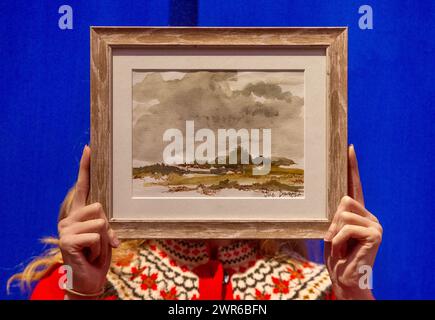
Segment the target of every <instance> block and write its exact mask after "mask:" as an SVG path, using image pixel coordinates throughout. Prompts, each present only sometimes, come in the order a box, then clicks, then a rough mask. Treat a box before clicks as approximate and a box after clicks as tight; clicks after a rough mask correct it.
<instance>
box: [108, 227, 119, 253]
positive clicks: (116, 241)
mask: <svg viewBox="0 0 435 320" xmlns="http://www.w3.org/2000/svg"><path fill="white" fill-rule="evenodd" d="M108 235H109V240H110V245H111V246H112V247H113V248H118V247H119V245H120V244H121V242H120V241H119V239H118V237H117V235H116V233H115V231H114V230H113V229H112V228H110V229H109V231H108Z"/></svg>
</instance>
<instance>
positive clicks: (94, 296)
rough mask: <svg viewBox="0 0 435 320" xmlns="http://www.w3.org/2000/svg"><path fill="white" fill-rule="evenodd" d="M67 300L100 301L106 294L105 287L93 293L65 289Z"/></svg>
mask: <svg viewBox="0 0 435 320" xmlns="http://www.w3.org/2000/svg"><path fill="white" fill-rule="evenodd" d="M64 290H65V297H64V299H65V300H98V299H99V298H100V297H101V296H102V295H103V294H104V287H103V288H101V289H100V290H98V291H94V292H92V293H88V292H82V291H77V290H74V289H67V288H65V289H64Z"/></svg>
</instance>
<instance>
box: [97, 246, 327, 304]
mask: <svg viewBox="0 0 435 320" xmlns="http://www.w3.org/2000/svg"><path fill="white" fill-rule="evenodd" d="M107 279H108V285H107V289H106V293H105V295H104V296H105V297H106V298H107V297H111V298H117V299H122V300H130V299H136V300H138V299H147V300H148V299H178V300H185V299H189V300H190V299H241V300H252V299H259V300H292V299H310V300H315V299H330V298H333V295H332V294H331V280H330V278H329V275H328V271H327V270H326V268H325V266H324V265H320V264H316V263H313V262H310V261H307V260H306V259H304V258H303V257H301V256H300V255H298V254H296V253H291V254H289V255H288V256H287V257H286V259H279V260H278V259H273V258H268V259H266V258H264V257H262V256H260V255H259V254H258V247H257V242H255V241H246V240H240V241H235V242H233V243H231V244H230V245H227V246H221V247H219V248H217V250H216V251H215V252H210V249H209V246H208V245H207V243H206V242H204V241H200V240H194V241H187V240H150V241H145V242H144V243H143V244H142V245H141V246H140V247H139V249H138V250H137V251H135V252H134V253H133V252H131V253H129V254H127V255H126V256H124V257H122V258H120V259H118V261H114V263H113V264H112V267H111V269H110V271H109V273H108V276H107Z"/></svg>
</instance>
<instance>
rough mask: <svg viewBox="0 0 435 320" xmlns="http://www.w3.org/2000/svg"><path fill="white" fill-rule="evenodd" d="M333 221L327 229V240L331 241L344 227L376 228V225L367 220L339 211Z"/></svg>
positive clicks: (351, 213)
mask: <svg viewBox="0 0 435 320" xmlns="http://www.w3.org/2000/svg"><path fill="white" fill-rule="evenodd" d="M334 219H335V221H334V222H333V223H332V224H331V227H330V228H329V231H330V235H329V238H330V239H332V238H334V237H335V235H336V234H337V233H338V232H339V231H340V230H341V229H342V228H343V227H344V226H345V225H355V226H361V227H366V228H368V227H374V228H375V227H376V224H375V223H374V222H373V221H371V220H370V219H368V218H365V217H362V216H360V215H358V214H355V213H353V212H348V211H341V212H339V213H337V214H336V215H335V216H334Z"/></svg>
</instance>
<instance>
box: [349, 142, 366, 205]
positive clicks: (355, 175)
mask: <svg viewBox="0 0 435 320" xmlns="http://www.w3.org/2000/svg"><path fill="white" fill-rule="evenodd" d="M347 177H348V178H347V179H348V194H349V196H350V197H352V198H353V199H355V200H356V201H358V202H359V203H361V204H362V205H364V195H363V190H362V185H361V179H360V176H359V169H358V161H357V158H356V153H355V147H354V146H353V144H352V145H350V146H349V150H348V176H347Z"/></svg>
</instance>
